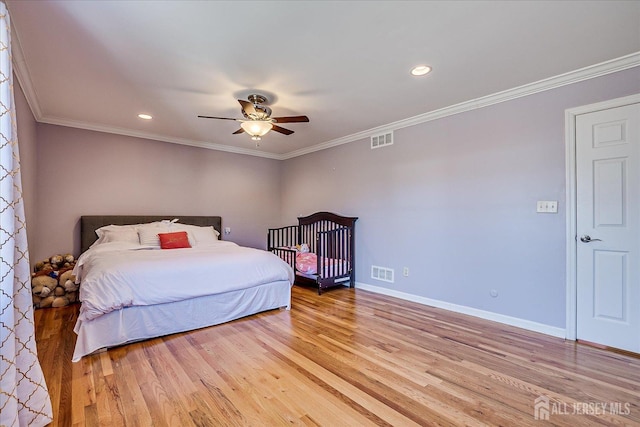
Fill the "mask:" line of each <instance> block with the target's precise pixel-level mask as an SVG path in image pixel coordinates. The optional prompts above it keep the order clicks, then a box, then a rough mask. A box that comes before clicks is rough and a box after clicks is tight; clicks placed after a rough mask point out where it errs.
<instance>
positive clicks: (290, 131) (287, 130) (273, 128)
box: [271, 125, 293, 135]
mask: <svg viewBox="0 0 640 427" xmlns="http://www.w3.org/2000/svg"><path fill="white" fill-rule="evenodd" d="M271 130H273V131H276V132H280V133H283V134H285V135H291V134H292V133H293V131H292V130H289V129H285V128H281V127H280V126H277V125H273V127H272V128H271Z"/></svg>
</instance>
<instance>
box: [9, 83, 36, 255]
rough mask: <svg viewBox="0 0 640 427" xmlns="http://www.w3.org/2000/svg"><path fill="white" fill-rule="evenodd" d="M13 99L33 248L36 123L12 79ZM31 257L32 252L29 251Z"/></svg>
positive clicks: (30, 246) (30, 245)
mask: <svg viewBox="0 0 640 427" xmlns="http://www.w3.org/2000/svg"><path fill="white" fill-rule="evenodd" d="M13 89H14V99H15V103H16V121H17V124H18V148H19V150H20V175H21V177H22V197H23V198H24V213H25V216H26V220H27V240H28V242H29V248H33V246H34V245H33V243H34V241H35V236H37V234H38V231H37V220H36V212H37V183H36V175H37V164H36V158H37V133H36V129H37V123H36V120H35V118H34V117H33V114H31V109H30V108H29V104H27V100H26V98H25V96H24V93H23V92H22V88H21V87H20V85H19V84H18V81H17V80H16V79H14V85H13ZM31 255H32V259H34V258H33V252H31Z"/></svg>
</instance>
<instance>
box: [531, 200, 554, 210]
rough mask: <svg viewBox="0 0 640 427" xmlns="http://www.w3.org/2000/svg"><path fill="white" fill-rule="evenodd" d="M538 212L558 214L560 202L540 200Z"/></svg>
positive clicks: (537, 207)
mask: <svg viewBox="0 0 640 427" xmlns="http://www.w3.org/2000/svg"><path fill="white" fill-rule="evenodd" d="M536 212H538V213H558V201H557V200H538V204H537V206H536Z"/></svg>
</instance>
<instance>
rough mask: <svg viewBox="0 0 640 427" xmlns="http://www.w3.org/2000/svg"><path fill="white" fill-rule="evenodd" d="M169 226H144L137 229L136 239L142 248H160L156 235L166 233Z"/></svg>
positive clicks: (158, 224)
mask: <svg viewBox="0 0 640 427" xmlns="http://www.w3.org/2000/svg"><path fill="white" fill-rule="evenodd" d="M169 231H170V230H169V226H168V224H166V223H151V224H144V225H142V226H140V227H138V239H139V241H140V244H141V245H143V246H153V247H154V248H158V249H159V248H160V238H159V237H158V234H160V233H168V232H169Z"/></svg>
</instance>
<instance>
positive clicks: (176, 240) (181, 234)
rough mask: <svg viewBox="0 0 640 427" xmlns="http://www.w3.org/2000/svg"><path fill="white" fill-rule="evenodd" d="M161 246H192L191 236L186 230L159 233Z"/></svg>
mask: <svg viewBox="0 0 640 427" xmlns="http://www.w3.org/2000/svg"><path fill="white" fill-rule="evenodd" d="M158 237H159V238H160V247H161V248H162V249H180V248H190V247H191V245H190V244H189V237H188V236H187V232H186V231H176V232H175V233H159V234H158Z"/></svg>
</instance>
